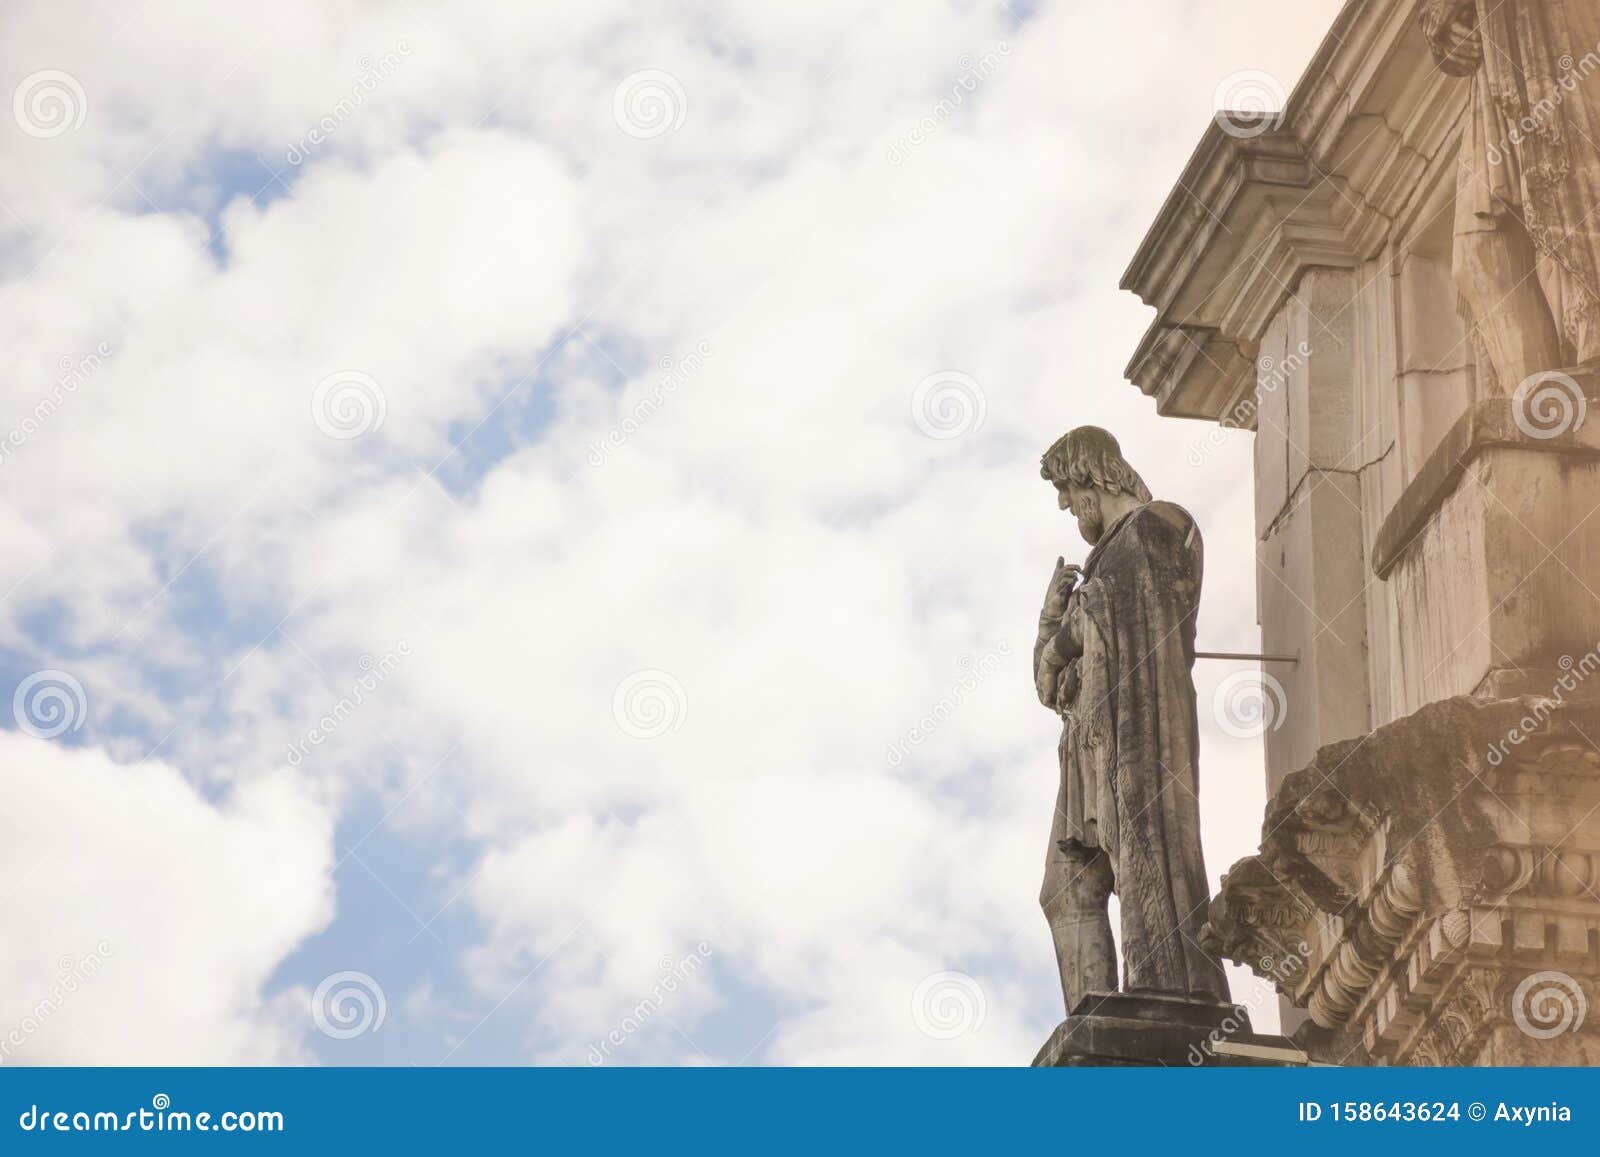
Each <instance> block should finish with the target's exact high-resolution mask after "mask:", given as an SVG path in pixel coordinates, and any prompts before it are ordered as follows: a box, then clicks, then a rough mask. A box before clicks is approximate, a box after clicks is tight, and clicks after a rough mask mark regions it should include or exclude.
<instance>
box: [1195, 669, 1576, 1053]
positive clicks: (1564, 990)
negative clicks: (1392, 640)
mask: <svg viewBox="0 0 1600 1157" xmlns="http://www.w3.org/2000/svg"><path fill="white" fill-rule="evenodd" d="M1596 666H1600V662H1596ZM1593 673H1594V672H1593V671H1592V670H1586V671H1577V670H1574V671H1571V672H1568V673H1567V675H1566V677H1565V679H1564V685H1561V684H1558V685H1557V686H1556V687H1553V688H1552V689H1551V695H1550V696H1546V697H1542V698H1534V697H1523V698H1519V699H1512V700H1498V701H1484V700H1477V699H1468V698H1456V699H1450V700H1445V701H1443V702H1439V703H1434V704H1430V705H1428V706H1426V707H1424V708H1422V709H1421V710H1419V711H1418V712H1416V713H1415V714H1414V715H1412V716H1410V717H1408V718H1406V719H1403V720H1399V721H1396V722H1394V723H1391V724H1389V725H1388V726H1386V727H1383V728H1380V729H1379V730H1377V731H1376V732H1374V733H1373V734H1372V735H1371V736H1368V737H1365V738H1364V739H1363V740H1358V741H1347V742H1343V743H1336V744H1332V745H1330V746H1328V747H1327V748H1325V749H1323V751H1321V752H1319V753H1318V756H1317V759H1316V760H1315V761H1314V762H1313V763H1312V764H1311V765H1310V766H1308V767H1306V768H1304V769H1303V770H1301V771H1299V772H1296V773H1295V774H1293V775H1291V776H1289V777H1288V778H1287V779H1286V780H1285V781H1284V783H1283V785H1282V787H1281V788H1280V790H1279V791H1278V793H1277V795H1276V796H1275V797H1274V799H1273V801H1272V802H1271V804H1270V805H1269V807H1268V812H1267V817H1266V821H1265V823H1264V825H1263V837H1262V843H1261V852H1260V854H1259V855H1257V856H1253V857H1251V858H1249V859H1246V860H1243V861H1240V863H1238V864H1236V865H1235V866H1234V868H1233V869H1232V871H1230V872H1229V873H1228V874H1227V876H1226V877H1225V878H1224V881H1223V887H1222V890H1221V893H1220V894H1219V895H1218V897H1217V899H1216V900H1215V901H1213V904H1212V909H1211V919H1210V922H1209V923H1208V924H1207V926H1206V929H1205V932H1204V933H1203V937H1202V939H1203V942H1204V943H1205V944H1206V945H1207V947H1209V948H1210V949H1212V950H1213V951H1218V952H1220V953H1222V954H1223V955H1224V956H1226V957H1228V958H1230V959H1233V960H1235V961H1238V962H1239V963H1241V964H1244V965H1246V966H1248V967H1250V968H1252V969H1253V970H1254V971H1255V972H1257V974H1258V975H1261V976H1262V977H1263V978H1265V979H1268V980H1271V981H1273V982H1274V983H1275V984H1276V985H1277V988H1278V991H1279V992H1280V994H1282V995H1283V996H1284V997H1285V998H1286V999H1287V1000H1288V1001H1289V1002H1291V1003H1292V1004H1293V1005H1295V1006H1296V1007H1299V1008H1304V1009H1306V1010H1308V1011H1309V1013H1310V1015H1311V1019H1312V1020H1313V1021H1314V1022H1315V1023H1316V1024H1317V1025H1319V1026H1321V1027H1322V1028H1324V1029H1328V1030H1334V1031H1335V1032H1338V1033H1343V1034H1348V1036H1349V1037H1351V1038H1353V1039H1355V1040H1356V1041H1357V1042H1359V1045H1360V1046H1361V1048H1360V1049H1357V1050H1356V1054H1357V1055H1351V1053H1350V1051H1349V1050H1341V1054H1342V1055H1324V1056H1318V1057H1317V1058H1316V1059H1318V1060H1322V1061H1327V1062H1332V1063H1357V1062H1366V1061H1373V1062H1377V1063H1380V1064H1534V1065H1549V1064H1596V1063H1600V1018H1595V1019H1592V1020H1591V1019H1589V1018H1588V1017H1587V1016H1586V1012H1587V1006H1588V1004H1589V1002H1590V1001H1591V1000H1592V999H1594V998H1595V997H1596V996H1600V905H1597V901H1600V893H1597V888H1600V752H1597V751H1596V750H1595V747H1594V745H1593V744H1592V743H1591V742H1590V738H1589V737H1590V736H1595V735H1600V704H1597V703H1594V702H1586V701H1582V700H1581V699H1574V698H1572V696H1574V695H1576V696H1581V695H1582V694H1583V693H1584V692H1585V691H1586V690H1588V691H1590V692H1591V693H1592V692H1593V690H1595V689H1590V688H1585V687H1584V685H1583V684H1584V681H1585V679H1587V678H1588V676H1589V675H1591V674H1593ZM1567 686H1570V687H1571V691H1568V690H1567ZM1557 697H1559V701H1558V698H1557Z"/></svg>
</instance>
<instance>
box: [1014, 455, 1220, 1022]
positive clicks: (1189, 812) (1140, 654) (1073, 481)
mask: <svg viewBox="0 0 1600 1157" xmlns="http://www.w3.org/2000/svg"><path fill="white" fill-rule="evenodd" d="M1041 473H1042V474H1043V475H1044V477H1045V478H1046V479H1048V480H1049V481H1050V482H1052V483H1053V484H1054V485H1055V488H1056V490H1057V492H1058V493H1059V496H1060V499H1059V505H1060V508H1061V509H1062V510H1068V511H1071V513H1072V514H1073V515H1074V516H1075V517H1076V518H1077V520H1078V531H1079V533H1080V534H1082V535H1083V538H1084V540H1085V541H1087V542H1088V543H1090V544H1091V545H1092V547H1093V550H1091V551H1090V553H1089V557H1088V558H1087V559H1086V560H1085V562H1084V564H1083V566H1082V567H1078V566H1072V565H1068V564H1067V563H1066V562H1065V560H1064V559H1058V560H1057V561H1056V568H1055V573H1054V574H1053V575H1052V576H1051V578H1050V586H1049V589H1048V590H1047V591H1046V593H1045V600H1044V609H1043V611H1042V612H1041V613H1040V615H1039V637H1038V643H1037V645H1036V646H1035V647H1034V672H1035V682H1036V686H1037V690H1038V693H1039V701H1040V702H1041V703H1043V704H1044V705H1045V706H1046V707H1048V708H1050V709H1051V710H1052V711H1055V712H1057V713H1058V714H1060V716H1061V718H1062V722H1063V726H1062V730H1061V745H1060V756H1061V794H1060V796H1059V798H1058V799H1057V801H1056V811H1055V822H1054V826H1053V827H1052V828H1051V832H1050V847H1049V850H1048V853H1047V855H1046V858H1045V877H1044V887H1043V890H1042V891H1041V892H1040V895H1039V902H1040V904H1041V905H1042V906H1043V908H1044V911H1045V915H1046V917H1047V918H1048V919H1049V921H1050V931H1051V935H1052V936H1053V937H1054V939H1055V947H1056V957H1057V961H1058V963H1059V965H1060V969H1061V988H1062V993H1063V995H1064V996H1065V997H1066V1002H1067V1013H1068V1014H1069V1015H1070V1014H1072V1013H1073V1012H1074V1010H1075V1009H1076V1007H1077V1005H1078V1002H1079V1000H1080V999H1081V998H1082V997H1083V996H1084V995H1085V994H1087V993H1090V992H1115V991H1117V963H1116V950H1115V948H1114V945H1113V941H1112V938H1111V922H1110V919H1109V917H1108V915H1107V901H1108V899H1109V898H1110V895H1111V893H1112V892H1115V893H1116V894H1117V897H1118V899H1119V901H1120V903H1121V909H1122V953H1123V982H1124V985H1125V987H1126V988H1127V989H1128V990H1129V991H1143V992H1161V993H1167V994H1173V995H1177V996H1180V997H1186V998H1188V997H1192V998H1194V999H1196V1000H1205V1001H1210V1002H1218V1001H1226V1000H1227V999H1228V986H1227V981H1226V979H1225V977H1224V975H1223V972H1222V966H1221V964H1220V962H1219V961H1218V960H1217V958H1216V957H1215V956H1213V955H1211V954H1210V953H1208V952H1206V951H1204V950H1203V949H1202V948H1201V947H1200V944H1199V938H1200V929H1201V927H1202V926H1203V925H1204V924H1205V922H1206V908H1207V905H1208V903H1209V901H1210V893H1209V890H1208V887H1207V884H1206V870H1205V861H1204V858H1203V856H1202V854H1201V849H1200V807H1199V797H1198V796H1197V795H1196V791H1197V788H1198V776H1197V771H1198V766H1197V765H1198V758H1199V721H1198V716H1197V713H1196V708H1195V693H1194V682H1193V680H1192V679H1191V677H1190V669H1191V668H1192V667H1193V665H1194V631H1195V612H1196V610H1197V608H1198V606H1199V603H1200V578H1201V560H1202V551H1201V542H1200V532H1199V530H1198V529H1197V528H1196V527H1195V523H1194V519H1192V518H1191V517H1190V516H1189V514H1188V513H1187V512H1186V511H1185V510H1183V509H1182V508H1181V507H1179V506H1175V505H1173V504H1172V503H1170V502H1153V501H1151V499H1150V491H1149V490H1148V489H1147V488H1146V487H1145V484H1144V481H1143V480H1142V479H1141V478H1140V477H1139V475H1138V474H1137V473H1136V472H1135V471H1134V469H1133V467H1132V466H1130V465H1128V463H1127V461H1126V460H1125V459H1124V458H1123V457H1122V451H1121V448H1120V447H1119V446H1118V445H1117V440H1116V439H1115V438H1113V437H1112V436H1111V435H1110V434H1109V433H1107V432H1106V431H1105V430H1101V429H1099V428H1098V427H1095V426H1081V427H1079V428H1078V429H1076V430H1073V431H1072V432H1071V433H1069V434H1067V435H1066V436H1065V437H1063V438H1062V439H1061V440H1060V441H1058V442H1057V443H1056V444H1055V445H1053V446H1051V447H1050V449H1049V450H1048V451H1047V452H1046V453H1045V455H1044V459H1043V468H1042V470H1041Z"/></svg>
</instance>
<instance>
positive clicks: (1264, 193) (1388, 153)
mask: <svg viewBox="0 0 1600 1157" xmlns="http://www.w3.org/2000/svg"><path fill="white" fill-rule="evenodd" d="M1420 6H1421V0H1351V2H1350V3H1347V4H1346V5H1345V7H1344V9H1343V10H1342V11H1341V12H1340V14H1339V17H1338V19H1337V21H1336V22H1335V24H1334V27H1333V29H1332V31H1331V32H1330V33H1329V34H1328V37H1327V38H1326V39H1325V40H1324V42H1323V44H1322V47H1321V49H1320V50H1319V51H1318V53H1317V55H1316V57H1315V58H1314V59H1313V60H1312V62H1311V65H1310V67H1309V68H1308V69H1307V71H1306V74H1305V76H1304V77H1303V78H1302V79H1301V81H1300V83H1299V85H1298V86H1297V87H1296V88H1295V90H1294V93H1293V95H1292V96H1291V97H1290V98H1289V102H1288V105H1287V107H1286V108H1285V110H1284V113H1283V116H1282V118H1281V120H1280V121H1279V123H1277V124H1276V125H1275V126H1274V127H1272V128H1270V129H1269V130H1268V131H1265V132H1261V133H1259V134H1257V135H1243V136H1241V135H1239V133H1238V130H1237V128H1236V127H1235V126H1232V125H1230V126H1228V127H1231V128H1235V131H1234V132H1231V133H1230V132H1229V131H1226V130H1225V127H1224V124H1223V123H1222V122H1220V121H1213V123H1212V124H1211V126H1210V127H1209V128H1208V129H1207V130H1206V132H1205V134H1204V135H1203V136H1202V137H1201V140H1200V143H1199V147H1198V148H1197V149H1196V150H1195V153H1194V155H1193V157H1191V159H1190V160H1189V163H1188V165H1187V166H1186V167H1185V169H1184V171H1183V174H1182V176H1181V177H1180V179H1179V181H1178V183H1177V185H1176V186H1175V188H1174V189H1173V191H1172V193H1171V195H1170V196H1169V197H1168V198H1167V201H1166V203H1165V204H1164V205H1163V206H1162V208H1161V211H1160V213H1159V214H1158V215H1157V217H1156V220H1155V222H1154V223H1153V224H1152V225H1151V227H1150V229H1149V232H1148V233H1147V234H1146V236H1145V238H1144V241H1143V243H1142V244H1141V245H1140V247H1139V250H1138V252H1137V253H1136V254H1135V256H1134V259H1133V261H1132V263H1131V264H1130V265H1129V267H1128V270H1127V272H1126V273H1125V274H1124V275H1123V279H1122V287H1123V288H1124V289H1127V290H1131V291H1132V292H1134V293H1137V294H1138V295H1139V296H1140V297H1141V298H1142V299H1143V300H1144V301H1145V302H1146V303H1147V304H1149V305H1151V306H1153V307H1154V308H1155V310H1156V318H1155V321H1154V323H1153V324H1152V325H1151V327H1150V329H1149V330H1148V331H1147V333H1146V334H1145V336H1144V339H1143V340H1142V341H1141V342H1140V345H1139V348H1138V350H1137V351H1136V352H1135V354H1134V357H1133V359H1132V361H1131V362H1130V364H1129V366H1128V370H1127V375H1128V378H1129V379H1130V380H1131V381H1132V382H1134V384H1136V385H1137V386H1138V387H1139V388H1140V389H1141V390H1142V391H1144V393H1145V394H1147V395H1149V396H1151V397H1153V398H1155V399H1156V404H1157V409H1158V410H1159V411H1160V412H1161V413H1163V414H1169V415H1174V416H1179V417H1202V418H1211V419H1213V420H1218V421H1221V420H1223V418H1224V416H1225V415H1228V414H1229V413H1230V412H1232V411H1233V410H1234V408H1235V407H1236V406H1237V403H1238V402H1239V401H1240V399H1242V398H1243V397H1245V396H1246V395H1247V394H1249V393H1250V392H1251V391H1253V390H1254V388H1255V375H1254V373H1253V372H1251V371H1250V367H1249V363H1251V362H1253V361H1254V359H1255V351H1256V349H1257V346H1258V343H1259V341H1260V339H1261V336H1262V334H1263V333H1264V331H1265V330H1266V327H1267V325H1268V324H1269V323H1270V321H1271V319H1272V317H1273V316H1274V315H1275V314H1276V313H1277V312H1278V310H1279V309H1280V308H1281V307H1282V305H1283V303H1284V301H1285V300H1286V299H1287V298H1288V297H1289V296H1290V295H1291V294H1292V293H1294V292H1295V290H1296V288H1297V287H1298V284H1299V281H1300V278H1301V275H1302V274H1303V273H1304V272H1305V270H1307V269H1309V268H1312V267H1318V266H1322V267H1329V266H1331V267H1336V268H1350V267H1353V266H1355V265H1358V264H1359V263H1361V262H1363V261H1366V260H1370V259H1371V258H1372V257H1374V256H1376V255H1377V254H1379V253H1380V252H1381V251H1382V249H1383V247H1384V246H1385V245H1386V244H1387V243H1388V242H1390V241H1391V240H1392V239H1396V238H1397V235H1403V234H1404V233H1405V232H1406V229H1407V227H1408V224H1409V222H1410V221H1411V220H1412V219H1413V218H1415V217H1416V216H1417V215H1418V213H1419V212H1420V211H1421V209H1422V206H1423V205H1424V204H1425V203H1426V201H1427V198H1428V194H1429V190H1430V189H1431V188H1432V186H1433V185H1434V184H1435V183H1436V181H1435V180H1434V179H1432V178H1436V177H1437V176H1438V175H1439V174H1440V173H1441V172H1443V171H1444V170H1445V169H1446V168H1447V167H1448V160H1449V156H1450V154H1452V153H1453V150H1454V140H1455V136H1456V134H1457V132H1458V124H1459V122H1460V119H1461V112H1462V110H1463V109H1464V108H1465V105H1466V96H1467V86H1466V85H1465V84H1463V83H1461V82H1459V81H1456V80H1454V79H1452V78H1450V77H1446V76H1444V75H1443V74H1441V73H1440V72H1439V71H1438V69H1436V68H1435V67H1434V66H1433V61H1432V57H1431V54H1430V53H1429V51H1428V47H1427V45H1426V43H1425V42H1424V40H1423V38H1422V35H1421V32H1420V31H1419V30H1418V27H1417V20H1416V14H1417V10H1418V9H1419V7H1420ZM1247 131H1248V130H1247ZM1250 418H1251V420H1252V421H1253V414H1251V415H1250Z"/></svg>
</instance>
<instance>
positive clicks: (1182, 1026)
mask: <svg viewBox="0 0 1600 1157" xmlns="http://www.w3.org/2000/svg"><path fill="white" fill-rule="evenodd" d="M1306 1063H1308V1058H1307V1056H1306V1054H1305V1052H1304V1051H1303V1050H1302V1049H1300V1048H1299V1047H1297V1046H1296V1045H1295V1044H1294V1043H1293V1042H1291V1041H1289V1040H1288V1039H1286V1038H1284V1037H1281V1036H1267V1035H1262V1034H1259V1033H1256V1032H1253V1031H1251V1027H1250V1014H1249V1011H1248V1010H1247V1009H1245V1008H1244V1007H1243V1006H1241V1005H1233V1004H1226V1003H1219V1002H1212V1001H1195V1000H1182V999H1179V998H1176V997H1171V996H1161V995H1156V994H1149V993H1127V992H1091V993H1089V994H1088V995H1086V996H1085V997H1084V998H1083V999H1082V1000H1081V1001H1080V1002H1079V1004H1078V1006H1077V1007H1076V1008H1075V1009H1074V1010H1073V1013H1072V1015H1071V1016H1069V1017H1067V1019H1066V1020H1064V1021H1062V1022H1061V1024H1059V1025H1058V1026H1057V1027H1056V1030H1055V1032H1053V1033H1051V1034H1050V1039H1049V1040H1048V1041H1046V1042H1045V1044H1044V1047H1043V1048H1042V1049H1040V1050H1039V1055H1038V1056H1036V1057H1034V1059H1033V1064H1034V1067H1036V1068H1071V1067H1076V1066H1086V1065H1128V1066H1135V1065H1138V1066H1156V1065H1167V1066H1173V1067H1181V1066H1185V1065H1187V1066H1190V1067H1193V1068H1215V1067H1240V1066H1242V1067H1263V1066H1272V1067H1282V1066H1285V1065H1303V1064H1306Z"/></svg>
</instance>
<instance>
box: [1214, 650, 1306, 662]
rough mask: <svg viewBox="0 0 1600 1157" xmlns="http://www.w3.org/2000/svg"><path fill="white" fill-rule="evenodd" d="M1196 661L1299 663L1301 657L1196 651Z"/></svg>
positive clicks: (1242, 652) (1241, 652)
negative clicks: (1238, 660)
mask: <svg viewBox="0 0 1600 1157" xmlns="http://www.w3.org/2000/svg"><path fill="white" fill-rule="evenodd" d="M1194 657H1195V658H1196V659H1253V660H1256V661H1258V662H1262V663H1298V662H1299V661H1300V656H1299V655H1257V654H1253V653H1251V652H1248V651H1196V652H1195V653H1194Z"/></svg>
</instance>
